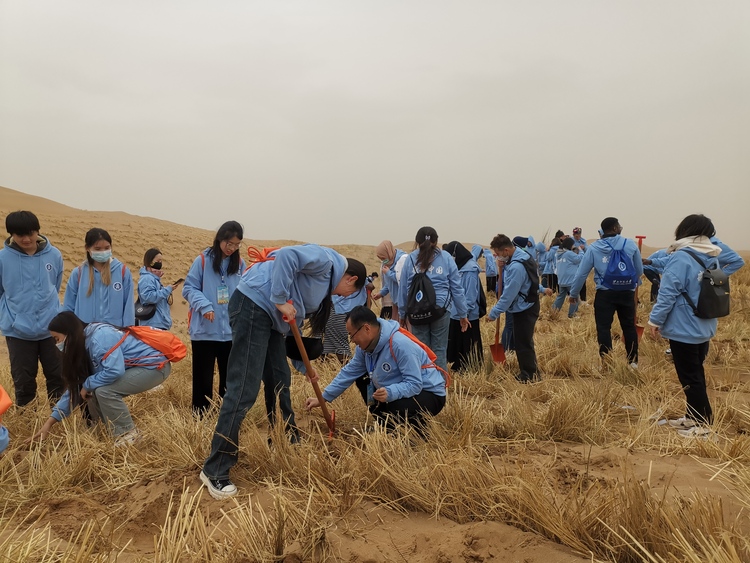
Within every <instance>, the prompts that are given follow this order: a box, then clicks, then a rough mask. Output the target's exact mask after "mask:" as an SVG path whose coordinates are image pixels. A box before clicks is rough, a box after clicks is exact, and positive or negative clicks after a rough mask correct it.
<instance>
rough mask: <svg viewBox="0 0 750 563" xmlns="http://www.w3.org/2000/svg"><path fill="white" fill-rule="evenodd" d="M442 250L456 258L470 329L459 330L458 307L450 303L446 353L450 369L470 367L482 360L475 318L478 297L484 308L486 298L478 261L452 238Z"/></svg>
mask: <svg viewBox="0 0 750 563" xmlns="http://www.w3.org/2000/svg"><path fill="white" fill-rule="evenodd" d="M443 250H445V251H446V252H447V253H448V254H450V255H451V256H452V257H453V259H454V260H455V261H456V267H457V268H458V276H459V278H460V280H461V287H463V288H464V296H465V298H466V306H467V307H468V310H469V312H468V313H467V317H468V319H469V322H470V323H471V326H470V327H469V330H466V331H463V330H461V321H460V317H459V316H458V309H457V308H456V306H455V304H454V303H451V309H450V315H451V321H450V327H449V329H448V349H447V352H446V356H447V360H448V363H450V364H451V369H453V370H458V371H461V370H466V369H468V368H470V367H471V366H475V367H476V366H481V365H482V362H483V361H484V351H483V350H482V333H481V331H480V326H479V322H478V321H479V316H480V311H479V303H480V298H482V299H484V306H485V309H486V307H487V300H486V297H485V295H483V292H482V284H481V282H480V281H479V264H477V261H476V260H475V259H474V257H473V256H472V254H471V252H469V250H468V249H467V248H466V247H465V246H464V245H463V244H461V243H460V242H458V241H455V240H454V241H451V242H449V243H448V244H444V245H443ZM488 260H489V262H494V261H495V256H494V255H493V256H492V257H491V258H489V259H488Z"/></svg>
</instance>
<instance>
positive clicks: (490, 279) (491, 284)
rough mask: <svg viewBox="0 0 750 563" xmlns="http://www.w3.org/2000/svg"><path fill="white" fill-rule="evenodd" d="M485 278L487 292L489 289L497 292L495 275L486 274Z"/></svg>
mask: <svg viewBox="0 0 750 563" xmlns="http://www.w3.org/2000/svg"><path fill="white" fill-rule="evenodd" d="M486 279H487V293H489V292H490V291H491V292H492V293H494V294H497V276H486Z"/></svg>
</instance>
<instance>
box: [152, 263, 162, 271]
mask: <svg viewBox="0 0 750 563" xmlns="http://www.w3.org/2000/svg"><path fill="white" fill-rule="evenodd" d="M161 266H162V264H161V262H154V263H153V264H151V267H152V268H153V269H154V270H161Z"/></svg>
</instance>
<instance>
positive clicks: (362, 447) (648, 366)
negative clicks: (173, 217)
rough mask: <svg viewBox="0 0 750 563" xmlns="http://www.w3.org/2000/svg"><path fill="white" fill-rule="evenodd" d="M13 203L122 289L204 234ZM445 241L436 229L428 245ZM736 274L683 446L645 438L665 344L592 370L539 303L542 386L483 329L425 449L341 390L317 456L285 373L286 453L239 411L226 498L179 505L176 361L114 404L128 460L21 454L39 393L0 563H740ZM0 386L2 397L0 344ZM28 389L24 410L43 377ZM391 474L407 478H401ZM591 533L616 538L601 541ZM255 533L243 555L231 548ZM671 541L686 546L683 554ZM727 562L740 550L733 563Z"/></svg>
mask: <svg viewBox="0 0 750 563" xmlns="http://www.w3.org/2000/svg"><path fill="white" fill-rule="evenodd" d="M18 209H28V210H31V211H33V212H34V213H36V214H37V216H38V217H39V219H40V222H41V224H42V233H43V234H44V235H46V236H48V237H49V239H50V240H51V242H52V243H53V244H54V245H55V246H57V247H58V248H59V249H60V250H61V251H62V254H63V257H64V259H65V268H66V274H65V277H64V280H67V278H68V276H69V274H70V271H71V270H72V269H73V268H74V267H75V266H77V265H78V264H79V263H80V262H81V261H82V259H83V257H84V249H83V236H84V233H85V232H86V231H87V230H88V229H89V228H91V227H94V226H96V227H102V228H105V229H107V230H108V231H109V232H110V234H111V235H112V238H113V251H114V254H115V255H116V256H117V257H118V258H120V259H121V260H122V261H123V262H124V263H126V264H127V265H128V266H129V267H130V269H131V271H132V272H133V274H134V278H137V272H138V268H139V266H140V263H141V259H142V256H143V253H144V251H145V250H146V249H147V248H149V247H151V246H157V247H159V248H160V249H161V250H162V252H163V255H164V268H165V270H166V272H167V273H166V274H165V279H172V278H174V279H176V278H178V277H184V275H185V273H186V272H187V269H188V267H189V265H190V264H191V262H192V260H193V259H194V258H195V256H196V255H197V254H198V253H199V252H200V251H201V250H202V249H203V248H205V247H207V246H209V245H210V244H211V242H212V238H213V232H211V231H206V230H202V229H197V228H193V227H189V226H185V225H179V224H175V223H170V222H166V221H162V220H158V219H153V218H148V217H138V216H133V215H128V214H125V213H112V212H96V211H83V210H78V209H73V208H70V207H66V206H64V205H61V204H59V203H56V202H53V201H50V200H46V199H42V198H38V197H34V196H30V195H27V194H24V193H21V192H18V191H13V190H10V189H6V188H0V216H2V217H5V215H6V214H7V213H8V212H9V211H14V210H18ZM227 219H236V220H238V221H240V222H242V223H243V224H244V225H245V228H246V234H247V235H248V238H246V240H245V242H246V243H247V244H253V245H257V246H260V247H262V246H277V245H286V244H292V243H294V242H295V241H270V240H255V239H253V238H252V235H253V234H254V233H253V229H252V223H251V221H250V220H249V218H246V217H242V216H234V217H229V216H228V217H227ZM499 226H500V227H501V225H499ZM417 227H418V226H417V225H415V229H416V228H417ZM491 234H492V233H488V236H491ZM455 236H460V232H458V233H455ZM383 238H387V234H386V233H384V236H383ZM447 240H450V235H448V238H446V239H445V240H444V241H441V242H445V241H447ZM312 242H314V241H312ZM402 246H404V247H405V248H408V244H406V245H402ZM334 248H336V249H337V250H339V251H340V252H341V253H342V254H344V255H347V256H353V257H355V258H358V259H360V260H362V261H363V262H364V263H365V264H366V265H367V267H368V270H369V271H373V270H375V269H376V268H377V265H378V261H377V258H376V257H375V253H374V247H368V246H355V245H342V246H336V247H334ZM650 250H651V249H648V248H644V254H646V255H647V253H648V252H649V251H650ZM244 251H245V249H244V248H243V252H244ZM743 254H744V255H745V256H746V258H747V253H743ZM735 277H736V280H737V283H736V285H734V286H733V298H734V302H733V303H734V309H733V313H732V315H730V317H728V318H727V319H722V320H721V321H720V332H719V334H718V335H717V338H716V340H715V343H714V344H713V345H712V352H711V355H710V357H709V361H708V364H707V369H708V370H709V373H710V383H709V393H710V396H711V399H712V401H713V404H714V410H715V412H716V416H717V423H716V425H715V426H716V435H717V437H716V440H715V441H708V442H703V441H700V442H698V441H686V440H684V439H682V438H680V437H678V436H677V435H676V434H675V433H674V431H673V430H670V429H668V428H667V427H666V426H663V425H659V424H658V422H657V420H658V419H659V418H660V417H659V416H658V414H657V411H658V409H662V411H663V414H664V415H679V414H680V411H681V409H683V408H684V402H683V397H682V392H681V390H680V389H679V385H678V383H677V379H676V376H675V375H674V368H673V367H672V366H671V364H669V363H668V362H667V361H666V360H665V359H664V354H663V350H664V348H665V347H666V346H665V345H664V343H660V342H653V341H649V340H647V339H645V338H644V341H643V343H642V347H641V362H640V364H641V368H640V370H639V372H638V373H635V374H633V373H630V372H629V371H628V369H627V367H626V366H625V363H624V358H622V357H621V358H620V359H619V360H617V359H616V360H615V361H613V362H612V365H610V366H605V367H601V366H600V365H599V362H598V358H597V356H596V341H595V332H594V330H593V311H592V309H593V308H592V307H589V306H584V307H582V311H581V314H580V318H577V319H574V320H573V321H569V320H568V319H567V318H565V316H564V315H563V316H562V318H558V317H556V316H555V315H554V314H553V313H552V312H551V311H550V303H551V300H550V298H547V299H545V301H544V303H543V306H542V317H541V318H540V322H539V324H538V326H537V350H538V354H539V360H540V366H541V368H542V372H543V374H544V381H543V382H542V383H540V384H536V385H531V386H521V385H519V384H517V383H516V382H515V381H514V380H513V377H512V373H513V370H512V368H513V366H512V362H513V360H512V359H511V360H509V364H510V365H506V366H499V365H494V364H493V363H492V361H491V358H490V355H489V352H488V350H487V347H488V346H489V344H490V343H491V340H492V338H493V335H494V325H490V324H489V323H486V324H485V323H483V337H484V341H485V360H486V361H485V362H484V363H483V364H482V365H481V366H478V367H477V370H476V373H470V374H465V375H457V376H455V378H454V383H453V387H452V389H451V390H450V392H449V406H448V407H446V410H445V411H444V412H443V413H441V414H440V415H439V416H438V417H437V418H436V420H435V426H436V428H437V429H436V431H435V432H436V435H435V438H434V440H433V441H432V442H431V443H428V444H424V443H421V442H419V443H417V442H418V441H417V442H415V441H414V439H413V438H410V437H409V436H408V435H407V436H406V437H398V436H397V437H391V436H387V435H384V434H382V433H374V434H367V433H362V432H359V431H355V429H357V430H358V429H361V428H362V427H363V426H364V425H365V424H366V423H367V421H366V417H365V410H364V408H363V407H362V406H361V404H360V403H358V402H357V400H356V398H355V397H354V396H353V395H347V396H346V398H345V399H344V398H342V399H339V402H341V404H334V407H335V408H337V411H338V421H339V423H338V424H339V428H340V429H341V435H340V436H339V437H338V438H336V439H334V441H332V442H327V441H326V440H325V438H324V437H323V435H322V432H323V427H324V424H323V423H322V419H321V417H320V416H319V414H318V413H306V412H305V411H304V409H303V407H302V404H303V402H304V398H305V397H306V396H307V395H310V394H311V392H310V389H309V388H308V387H309V384H307V383H306V382H305V380H304V379H303V378H301V377H295V378H294V385H293V401H294V405H295V411H296V412H297V414H298V425H299V426H300V428H301V429H302V431H303V432H304V434H305V438H306V439H305V442H304V444H303V445H302V446H299V447H296V448H293V447H291V446H289V445H288V444H284V443H282V442H283V440H282V439H280V437H278V436H276V437H275V438H277V439H278V441H277V442H276V445H275V446H274V447H273V448H270V449H269V447H268V446H267V445H266V435H267V432H268V430H267V426H266V424H265V416H264V413H263V412H262V410H261V409H260V408H258V406H256V408H254V409H253V411H251V414H250V416H248V419H247V421H246V423H245V426H244V427H243V430H242V434H241V441H242V442H243V443H242V444H241V448H242V449H241V454H240V462H239V464H238V466H237V467H236V468H235V469H234V470H233V478H234V480H235V483H236V484H237V485H238V486H239V487H240V494H239V495H238V497H237V500H236V502H235V501H234V500H231V501H223V502H222V501H215V500H213V499H211V498H210V497H209V496H208V494H206V493H205V492H204V493H202V494H200V495H198V496H196V493H198V492H199V491H200V482H199V480H198V472H199V470H200V466H201V462H202V459H203V456H205V455H206V453H207V452H208V446H209V441H210V436H211V432H212V430H213V424H214V423H215V414H214V415H210V416H207V417H206V418H205V419H204V420H198V419H196V418H194V417H193V416H192V415H191V413H190V408H189V405H190V356H188V358H187V359H186V360H184V361H183V362H181V363H179V364H176V365H175V366H174V368H173V371H172V374H171V376H170V377H169V379H168V380H167V382H166V383H165V385H164V388H163V389H161V390H159V391H156V392H153V393H147V394H143V395H141V396H137V397H133V398H131V399H130V403H129V404H130V405H131V410H132V412H133V415H134V418H135V419H136V420H137V421H138V424H139V427H140V428H141V430H142V431H143V432H144V434H145V435H146V439H145V440H144V441H142V442H141V443H139V444H137V445H135V446H132V447H128V448H124V449H123V448H117V449H115V448H114V447H113V446H112V444H111V443H110V441H108V439H107V437H106V436H103V435H102V434H101V432H100V431H99V432H97V431H91V430H87V429H84V428H83V427H82V425H81V424H80V423H79V422H77V421H75V420H69V421H68V422H67V423H66V424H65V425H62V424H60V425H57V426H56V428H55V430H54V432H53V436H51V437H50V438H49V439H48V440H47V441H46V442H44V443H41V444H40V443H36V444H32V445H25V444H24V443H23V442H24V440H25V439H26V438H28V437H29V436H31V435H32V434H33V432H34V429H35V428H38V426H39V425H40V424H41V423H42V422H43V420H44V419H45V418H46V416H47V414H48V412H49V405H48V404H47V403H46V401H44V400H42V399H38V400H37V403H36V404H35V405H34V406H30V407H27V408H24V409H16V410H13V411H11V412H9V413H8V414H7V415H6V416H5V417H4V420H3V423H4V424H5V425H6V426H7V427H8V428H9V429H10V432H11V436H12V442H11V446H10V448H9V451H8V452H7V453H6V455H5V456H4V457H3V458H2V459H0V483H2V488H1V489H0V490H1V493H0V494H1V495H2V498H0V502H1V503H2V505H3V506H4V509H3V511H2V522H3V527H2V528H0V530H1V533H0V553H3V554H4V555H5V556H6V557H8V558H9V560H21V559H20V558H23V559H26V560H37V561H47V560H49V561H52V560H78V561H95V560H96V561H99V560H101V561H114V560H117V561H167V560H169V561H205V560H212V561H255V560H274V557H275V558H276V560H280V561H289V562H291V561H315V560H331V561H334V560H335V561H352V562H355V561H357V562H377V561H408V562H425V563H427V562H435V561H439V562H450V561H472V562H475V561H508V562H514V561H518V562H525V563H532V562H544V563H549V562H553V561H554V562H567V561H570V562H573V561H591V560H621V561H627V560H632V561H639V560H646V555H645V554H646V553H648V554H652V555H651V556H652V557H653V559H652V560H654V561H657V560H663V561H668V560H674V561H684V560H696V561H698V560H706V559H707V558H708V556H707V555H706V554H707V553H714V555H715V557H714V559H713V560H714V561H733V560H737V561H740V560H748V558H750V551H748V549H749V545H748V540H747V539H746V538H747V537H748V535H750V525H749V523H748V520H747V516H746V514H745V513H746V511H747V510H748V508H750V478H749V477H748V474H747V470H746V467H747V463H748V461H749V460H750V438H748V436H747V433H748V432H749V431H750V409H749V408H748V397H750V348H749V347H748V341H749V339H750V325H748V323H747V315H746V311H747V300H748V296H749V295H750V283H749V281H750V276H748V274H747V267H745V268H744V269H743V270H742V271H741V272H740V273H738V274H737V275H736V276H735ZM647 286H648V283H646V286H645V287H644V288H643V289H642V295H643V296H645V300H644V301H645V302H644V303H643V304H642V305H641V307H640V309H639V318H640V320H641V322H642V323H643V322H645V319H646V317H647V311H648V307H649V305H648V303H647V302H648V289H647ZM590 289H591V290H593V287H591V288H590ZM63 291H64V286H63ZM589 294H590V295H593V291H590V292H589ZM490 304H491V303H490ZM172 316H173V319H174V321H175V324H174V329H173V330H174V332H175V333H176V334H178V335H179V336H180V337H181V338H182V339H183V340H184V341H185V342H186V343H188V345H189V339H188V336H187V306H186V303H185V302H184V300H183V299H182V298H181V297H176V298H175V302H174V304H173V307H172ZM613 330H614V331H615V332H617V329H616V323H615V325H614V327H613ZM617 352H618V350H616V351H615V354H614V355H615V356H616V355H617ZM619 354H620V356H622V355H623V354H622V350H621V349H619ZM317 369H318V370H319V372H320V374H321V377H322V379H323V380H324V382H325V381H326V380H329V379H330V377H332V376H333V375H335V373H336V369H335V366H334V365H332V364H331V363H324V362H318V368H317ZM0 383H2V385H3V386H4V387H5V388H6V389H7V390H8V391H9V393H10V394H11V396H12V381H11V378H10V369H9V366H8V359H7V350H6V349H5V342H4V339H3V340H2V341H0ZM39 384H40V387H41V389H40V391H41V392H40V396H43V377H42V376H41V374H40V376H39ZM655 414H657V416H653V415H655ZM72 418H73V417H72ZM401 466H408V467H409V468H410V469H409V471H410V472H411V473H409V472H406V471H405V472H404V474H399V473H398V468H399V467H401ZM410 481H411V482H410ZM425 482H427V483H429V484H428V485H425ZM420 487H421V488H420ZM485 487H486V488H485ZM423 489H424V492H423ZM422 494H424V495H425V496H424V497H422V496H420V495H422ZM618 499H619V500H618ZM191 503H192V504H191ZM535 503H536V506H535ZM635 505H638V507H639V508H634V506H635ZM696 505H700V506H699V507H696ZM627 507H630V508H629V509H628V508H627ZM628 510H630V512H629V511H628ZM691 510H698V512H691ZM706 513H711V514H712V516H711V517H710V518H709V517H708V516H707V515H706ZM248 514H251V515H252V516H248ZM282 514H283V515H285V517H284V518H281V516H280V515H282ZM609 519H612V520H609ZM282 522H283V523H285V526H284V525H281V524H280V523H282ZM715 522H721V526H714V523H715ZM615 523H616V524H615ZM701 523H703V524H705V526H704V527H703V528H702V529H700V530H699V531H700V532H702V533H703V534H704V535H705V537H706V538H708V540H707V545H708V544H709V543H710V541H709V540H711V541H714V543H715V544H716V545H724V546H725V547H727V546H729V547H731V549H729V548H727V550H726V552H718V551H716V552H713V551H711V549H713V547H707V548H706V549H705V550H704V551H700V549H699V547H698V546H697V545H698V544H699V543H700V541H699V540H698V539H696V538H695V537H694V535H693V534H694V533H695V532H696V529H695V528H696V527H700V526H701ZM709 524H710V526H709ZM608 525H609V526H612V525H620V528H618V529H614V530H611V531H608V529H607V526H608ZM180 526H182V528H180ZM264 526H265V528H264ZM670 526H671V528H670ZM690 527H692V528H693V529H688V528H690ZM650 529H651V530H650ZM657 529H659V530H661V532H660V533H659V534H657V533H656V530H657ZM253 530H254V531H255V533H256V536H257V537H254V538H253V540H252V541H254V542H257V543H259V545H258V546H257V547H256V546H249V545H248V543H247V542H251V540H250V539H248V538H249V537H250V536H252V535H253V534H252V533H251V532H252V531H253ZM240 531H242V533H239V532H240ZM269 531H270V532H269ZM649 533H652V534H653V535H651V536H649ZM680 535H683V536H685V537H687V539H686V540H685V542H686V543H685V544H684V545H683V544H682V543H681V540H680ZM40 538H41V539H40ZM636 538H646V539H650V540H651V541H652V542H653V543H652V544H647V545H644V546H643V548H639V547H638V546H637V544H638V543H642V542H644V541H646V540H644V539H640V540H636ZM668 538H672V539H671V540H670V539H668ZM743 538H745V539H743ZM243 542H244V543H243ZM659 542H661V543H659ZM722 542H723V543H722ZM714 543H710V546H713V545H714ZM260 544H262V545H260ZM628 544H629V546H628ZM616 545H618V546H619V547H613V546H616ZM24 546H25V547H24ZM685 546H688V547H685ZM24 549H26V551H24ZM732 549H735V550H738V549H739V551H735V552H734V553H735V554H736V558H735V557H734V556H732V553H733V552H732ZM742 549H744V551H742ZM202 550H203V551H202ZM681 550H682V551H681ZM669 553H672V554H673V555H672V557H673V558H672V559H670V555H669ZM690 553H692V554H693V555H688V554H690ZM259 554H260V555H259ZM262 554H265V555H262ZM274 554H275V556H274ZM695 554H697V555H695ZM727 554H728V555H727ZM22 556H23V557H22ZM694 556H696V557H698V558H697V559H689V558H690V557H694ZM77 557H78V559H77Z"/></svg>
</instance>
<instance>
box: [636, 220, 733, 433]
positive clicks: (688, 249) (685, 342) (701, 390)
mask: <svg viewBox="0 0 750 563" xmlns="http://www.w3.org/2000/svg"><path fill="white" fill-rule="evenodd" d="M715 234H716V231H715V230H714V226H713V223H712V222H711V220H710V219H709V218H708V217H706V216H704V215H688V216H687V217H685V218H684V219H683V220H682V222H681V223H680V224H679V225H678V226H677V230H676V231H675V239H676V240H675V242H674V243H673V244H672V245H671V246H670V247H669V248H668V249H667V252H668V253H669V255H670V259H669V260H668V261H667V263H666V266H665V267H664V273H663V275H662V277H661V283H660V285H659V295H658V297H657V299H656V303H655V304H654V307H653V309H651V315H650V316H649V320H648V324H649V326H650V328H651V335H652V336H653V337H654V338H657V337H658V336H659V335H661V336H662V337H663V338H668V339H669V344H670V348H671V350H672V358H673V359H674V367H675V370H676V371H677V378H678V379H679V380H680V385H682V388H683V391H684V392H685V399H686V401H687V410H686V412H685V416H684V417H680V418H678V419H676V420H670V421H669V424H670V426H673V427H675V428H677V429H678V432H679V433H680V434H681V435H682V436H685V437H692V436H706V435H708V434H709V432H710V431H709V430H708V429H707V428H706V426H708V425H709V424H711V422H712V421H713V412H712V410H711V403H710V402H709V400H708V393H707V392H706V375H705V372H704V370H703V361H704V360H705V359H706V355H708V343H709V341H710V340H711V338H713V337H714V336H715V335H716V327H717V325H718V321H717V320H716V319H702V318H699V317H698V316H696V314H695V313H694V312H693V308H692V306H691V305H690V304H689V303H688V300H687V299H686V297H685V296H686V295H687V297H689V298H690V301H692V302H693V303H694V304H697V303H698V296H699V294H700V290H701V281H700V280H701V272H703V271H704V270H706V269H708V268H716V267H718V265H719V260H718V258H717V257H718V256H719V254H720V253H721V248H719V247H718V246H716V245H715V244H713V243H712V242H711V240H710V237H713V236H714V235H715ZM699 262H700V263H699Z"/></svg>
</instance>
